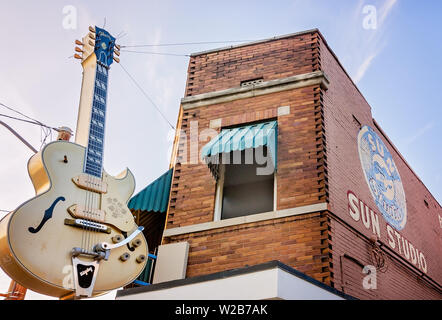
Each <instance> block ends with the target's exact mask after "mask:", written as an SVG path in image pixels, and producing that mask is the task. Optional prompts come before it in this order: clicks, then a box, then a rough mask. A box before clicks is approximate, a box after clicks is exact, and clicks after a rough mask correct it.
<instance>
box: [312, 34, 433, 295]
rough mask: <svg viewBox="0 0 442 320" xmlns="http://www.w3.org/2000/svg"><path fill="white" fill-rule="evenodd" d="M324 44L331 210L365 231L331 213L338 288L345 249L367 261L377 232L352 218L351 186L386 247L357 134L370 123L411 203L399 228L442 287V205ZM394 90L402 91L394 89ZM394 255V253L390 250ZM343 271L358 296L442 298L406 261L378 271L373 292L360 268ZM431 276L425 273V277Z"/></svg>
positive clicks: (349, 288)
mask: <svg viewBox="0 0 442 320" xmlns="http://www.w3.org/2000/svg"><path fill="white" fill-rule="evenodd" d="M320 49H321V50H320V53H321V55H320V58H321V66H322V68H323V70H324V72H325V73H326V74H327V76H328V78H329V80H330V85H329V89H328V91H327V92H325V93H324V95H323V97H324V116H325V120H324V124H325V133H326V141H327V166H328V172H329V177H328V178H329V181H328V182H329V195H330V197H329V199H330V204H329V209H330V210H331V212H332V213H333V214H334V215H336V216H337V217H339V218H340V219H342V220H343V221H344V224H348V226H351V228H354V229H355V230H357V231H358V232H360V233H361V234H362V235H363V236H362V237H361V236H357V235H356V234H355V233H354V232H353V233H351V232H349V231H348V230H346V229H345V228H344V227H343V226H342V225H341V224H338V223H337V222H336V221H334V220H335V219H334V218H333V217H332V222H331V239H332V240H331V242H332V246H333V249H332V257H333V259H332V263H333V281H335V282H336V287H337V288H338V289H340V287H339V286H340V285H341V279H340V275H341V271H342V270H341V268H340V259H342V258H341V257H342V256H343V255H344V254H347V255H350V256H354V257H357V258H358V259H360V260H361V261H363V263H369V260H368V258H367V257H368V254H369V250H368V247H367V238H370V237H372V236H373V233H372V231H371V230H367V229H366V228H365V227H364V225H363V223H362V222H361V221H358V222H356V221H354V220H353V219H352V218H351V216H350V214H349V210H348V200H347V192H348V191H349V190H351V191H352V192H354V194H355V195H356V196H357V197H358V198H359V199H361V200H363V201H364V203H366V204H367V205H368V206H369V207H370V208H371V209H373V210H374V211H375V212H377V213H378V218H379V223H380V231H381V239H380V240H381V241H382V242H383V243H385V244H387V246H388V236H387V232H386V221H385V219H384V218H383V217H382V214H381V213H380V212H379V210H377V206H376V204H375V203H374V200H373V198H372V196H371V193H370V191H369V188H368V186H367V183H366V180H365V177H364V172H363V170H362V167H361V163H360V159H359V154H358V142H357V137H358V133H359V130H360V125H361V126H364V125H369V126H370V127H371V128H373V129H374V130H375V132H376V133H377V134H378V136H379V137H381V139H382V140H383V142H384V144H385V145H386V146H387V148H388V149H389V151H390V153H391V154H392V156H393V160H394V162H395V163H396V166H397V167H398V171H399V173H400V176H401V180H402V184H403V187H404V190H405V196H406V202H407V224H406V226H405V228H404V229H403V230H401V231H399V233H400V234H401V235H402V236H403V237H404V238H405V239H407V241H408V242H410V243H412V244H413V246H414V247H416V248H418V249H419V250H420V251H422V252H423V254H424V255H425V258H426V261H427V264H428V272H427V276H428V277H429V278H431V279H432V280H434V281H436V282H438V283H439V286H440V285H441V284H442V269H441V267H440V266H441V265H442V249H441V248H442V232H441V230H442V229H441V228H440V225H439V220H438V215H441V216H442V210H441V207H440V205H439V204H438V203H437V201H436V200H435V199H434V198H433V197H432V196H431V194H430V192H429V191H428V190H427V189H426V188H425V186H424V185H423V183H422V182H421V181H419V180H418V178H417V177H416V175H415V174H414V173H413V172H412V170H411V169H410V168H409V167H408V166H407V164H406V163H405V161H404V160H403V159H402V158H401V157H400V155H399V154H398V153H397V152H396V151H395V149H394V147H393V146H392V145H391V144H390V143H389V141H388V140H387V138H386V137H384V136H383V135H382V133H381V132H380V131H379V130H378V128H377V127H376V125H375V123H374V122H373V120H372V114H371V108H370V106H369V105H368V103H367V102H366V100H365V99H364V98H363V96H362V95H361V93H360V92H359V91H358V90H357V88H356V87H355V86H354V84H353V83H352V81H351V80H350V79H349V77H348V76H347V75H346V74H345V72H344V70H343V69H342V67H341V66H340V65H339V64H338V62H337V60H336V58H335V57H334V56H333V55H332V53H331V52H330V51H329V49H328V47H327V45H326V44H325V43H324V42H323V41H322V42H321V46H320ZM391 94H400V93H395V92H392V93H391ZM378 107H388V106H378ZM354 117H355V118H356V119H357V120H355V119H354ZM358 121H359V123H360V124H359V123H358ZM424 199H426V201H427V202H428V203H429V208H427V207H426V206H425V204H424ZM364 239H365V240H364ZM396 249H397V248H396ZM396 251H397V250H396ZM398 255H399V256H403V255H401V254H398ZM392 256H395V254H394V253H391V257H392ZM389 257H390V256H389ZM391 257H390V258H389V259H390V260H391ZM393 260H394V261H396V260H395V259H393ZM353 268H354V266H353ZM412 270H415V271H412ZM345 272H347V273H349V274H348V275H347V277H348V278H350V279H351V278H354V279H358V280H357V281H356V280H355V281H353V282H351V281H350V282H348V284H347V285H346V286H345V289H346V292H347V293H349V294H354V295H355V296H356V297H361V298H370V297H371V296H372V295H373V294H374V296H375V297H376V298H389V299H392V298H393V299H394V298H435V297H439V298H441V297H442V295H441V293H440V292H439V295H437V294H436V295H435V289H434V288H433V289H429V288H430V287H431V286H429V284H428V282H426V281H424V280H422V278H421V280H416V279H417V278H418V273H419V271H418V270H417V269H416V268H413V267H412V266H411V264H407V263H406V262H402V263H398V262H395V263H390V267H389V269H388V271H387V272H386V273H384V274H381V275H380V278H379V280H378V284H379V289H378V290H377V291H376V292H375V293H371V294H368V293H367V292H366V290H364V289H362V283H361V281H359V280H360V276H361V273H360V269H359V270H358V271H355V270H353V271H351V268H350V269H348V270H346V271H345ZM427 276H425V277H424V278H427ZM410 290H413V292H415V296H413V294H414V293H410V292H409V291H410ZM367 294H368V295H367Z"/></svg>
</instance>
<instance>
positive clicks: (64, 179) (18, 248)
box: [0, 141, 148, 297]
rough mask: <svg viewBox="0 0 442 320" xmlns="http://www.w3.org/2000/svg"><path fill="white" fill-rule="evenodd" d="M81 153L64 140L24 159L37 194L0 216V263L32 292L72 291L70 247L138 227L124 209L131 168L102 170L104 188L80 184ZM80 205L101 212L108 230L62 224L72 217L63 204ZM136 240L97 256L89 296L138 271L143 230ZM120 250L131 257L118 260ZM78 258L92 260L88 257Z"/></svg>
mask: <svg viewBox="0 0 442 320" xmlns="http://www.w3.org/2000/svg"><path fill="white" fill-rule="evenodd" d="M85 152H86V148H85V147H83V146H81V145H78V144H75V143H71V142H67V141H55V142H52V143H49V144H47V145H46V146H45V147H44V148H43V150H41V151H40V152H38V153H37V154H35V155H34V156H33V157H31V159H30V160H29V162H28V172H29V175H30V177H31V180H32V182H33V185H34V188H35V190H36V194H37V195H36V197H34V198H33V199H31V200H29V201H27V202H25V203H23V204H22V205H21V206H20V207H18V208H17V209H16V210H15V211H13V212H11V213H9V214H8V215H7V216H5V217H4V218H3V219H2V220H1V221H0V266H1V267H2V269H3V270H4V271H5V272H6V273H7V274H8V275H9V276H10V277H11V278H12V279H15V280H16V281H17V282H19V283H20V284H21V285H22V286H24V287H26V288H29V289H31V290H33V291H36V292H39V293H42V294H46V295H50V296H55V297H62V296H64V295H67V294H71V293H72V292H73V291H74V290H75V288H74V278H73V267H72V253H71V250H72V249H73V248H74V247H83V246H82V245H84V244H86V245H85V247H86V248H88V250H92V249H91V248H92V246H93V245H95V244H97V243H99V242H107V243H110V244H113V242H112V238H113V237H114V236H116V235H120V236H121V237H122V239H124V238H125V237H126V236H127V235H130V234H131V233H132V232H134V231H135V230H136V229H137V225H136V223H135V221H134V217H133V215H132V214H131V212H130V210H129V209H128V208H127V202H128V200H129V198H130V196H131V195H132V193H133V191H134V188H135V180H134V177H133V175H132V173H131V172H130V171H129V170H126V171H124V172H123V174H121V175H119V176H118V177H112V176H109V175H108V174H107V173H106V172H103V176H102V181H103V182H104V183H106V184H107V192H105V193H97V192H92V191H88V190H86V189H84V188H81V187H79V186H78V185H77V184H76V183H74V181H73V178H75V177H76V176H78V175H80V174H82V173H83V168H84V164H85ZM91 199H93V200H91ZM91 201H92V202H91ZM83 204H87V205H89V206H91V207H94V208H98V209H101V210H103V211H104V212H105V214H106V216H105V220H104V222H100V223H101V224H102V225H105V226H106V227H108V228H109V229H110V233H104V232H97V231H90V230H85V229H84V228H81V227H77V226H72V225H66V224H65V219H70V220H73V219H76V217H74V216H73V214H72V213H71V212H70V211H69V210H68V209H69V208H70V207H71V206H73V205H83ZM137 239H139V240H141V242H138V246H136V247H135V246H132V245H131V244H130V243H128V244H127V245H123V246H120V247H118V248H115V249H113V250H110V256H109V258H108V260H101V261H100V266H99V272H98V275H97V278H96V282H95V286H94V289H93V294H92V296H96V295H100V294H103V293H106V292H107V291H110V290H113V289H117V288H120V287H122V286H125V285H126V284H128V283H130V282H132V281H133V280H134V279H135V278H136V277H137V276H138V275H139V274H140V273H141V272H142V271H143V269H144V268H145V265H146V261H147V259H145V260H143V261H140V262H139V261H137V257H139V256H140V255H144V256H145V257H147V254H148V249H147V242H146V239H145V238H144V236H143V234H142V233H140V234H138V235H137V236H136V238H135V240H137ZM140 243H141V244H140ZM125 253H128V254H129V255H130V256H129V258H128V259H126V260H125V261H123V259H120V257H121V256H122V255H123V254H125ZM79 258H80V259H82V260H84V261H93V258H91V257H88V256H84V257H83V256H79Z"/></svg>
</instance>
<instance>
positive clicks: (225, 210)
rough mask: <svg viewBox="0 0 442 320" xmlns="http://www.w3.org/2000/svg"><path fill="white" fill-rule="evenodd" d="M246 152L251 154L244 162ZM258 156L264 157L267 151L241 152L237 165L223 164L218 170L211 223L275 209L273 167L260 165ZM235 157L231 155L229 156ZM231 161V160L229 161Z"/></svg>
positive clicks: (259, 149) (263, 149)
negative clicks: (213, 217)
mask: <svg viewBox="0 0 442 320" xmlns="http://www.w3.org/2000/svg"><path fill="white" fill-rule="evenodd" d="M246 152H251V153H253V156H252V157H250V158H251V161H246V157H247V156H246ZM258 153H261V154H262V155H264V158H267V148H266V147H260V148H257V149H248V150H246V151H242V152H241V162H240V164H235V163H237V162H233V161H227V164H226V162H224V161H223V164H220V168H219V175H220V176H219V179H218V185H217V195H216V205H215V220H223V219H230V218H236V217H242V216H246V215H251V214H257V213H264V212H269V211H273V210H274V209H275V174H274V170H273V167H272V169H271V170H270V171H269V170H268V169H267V170H266V169H265V168H267V166H268V164H267V163H265V164H260V163H262V161H259V159H260V157H259V156H257V155H256V154H258ZM230 156H231V158H232V157H233V158H234V157H235V155H234V152H232V153H231V154H230ZM229 160H232V159H229Z"/></svg>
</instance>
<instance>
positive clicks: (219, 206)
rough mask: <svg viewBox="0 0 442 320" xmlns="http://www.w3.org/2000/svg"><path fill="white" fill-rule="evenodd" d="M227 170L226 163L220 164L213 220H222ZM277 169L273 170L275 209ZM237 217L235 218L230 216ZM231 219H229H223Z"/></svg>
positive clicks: (274, 207)
mask: <svg viewBox="0 0 442 320" xmlns="http://www.w3.org/2000/svg"><path fill="white" fill-rule="evenodd" d="M225 172H226V167H225V165H224V164H220V165H219V176H218V182H217V183H216V191H215V208H214V213H213V221H221V214H222V212H223V191H224V174H225ZM276 176H277V171H276V170H275V171H274V172H273V211H276V210H277V203H278V202H277V200H278V188H277V179H276ZM230 219H235V218H230ZM223 220H229V219H223Z"/></svg>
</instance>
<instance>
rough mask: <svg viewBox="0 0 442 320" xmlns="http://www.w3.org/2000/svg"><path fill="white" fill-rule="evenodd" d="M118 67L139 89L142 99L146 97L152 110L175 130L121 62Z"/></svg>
mask: <svg viewBox="0 0 442 320" xmlns="http://www.w3.org/2000/svg"><path fill="white" fill-rule="evenodd" d="M119 65H120V66H121V68H122V69H123V70H124V72H125V73H126V74H127V75H128V76H129V78H130V79H131V80H132V82H133V83H134V84H135V85H136V86H137V87H138V89H140V91H141V92H142V93H143V95H144V97H146V99H147V100H149V102H150V103H151V104H152V105H153V106H154V108H155V109H156V110H157V111H158V112H159V114H160V115H161V116H162V117H163V119H164V120H165V121H166V122H167V123H168V124H169V126H170V127H171V128H172V129H173V130H175V127H174V126H173V125H172V124H171V123H170V121H169V120H167V118H166V116H165V115H164V114H163V113H162V112H161V110H160V108H159V107H158V106H157V105H156V104H155V102H154V101H153V100H152V98H151V97H150V96H149V95H148V94H147V93H146V91H144V89H143V88H142V87H141V86H140V85H139V83H138V82H137V80H135V78H134V77H133V76H132V75H131V74H130V73H129V71H127V70H126V68H125V67H124V66H123V65H122V64H121V62H120V63H119Z"/></svg>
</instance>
